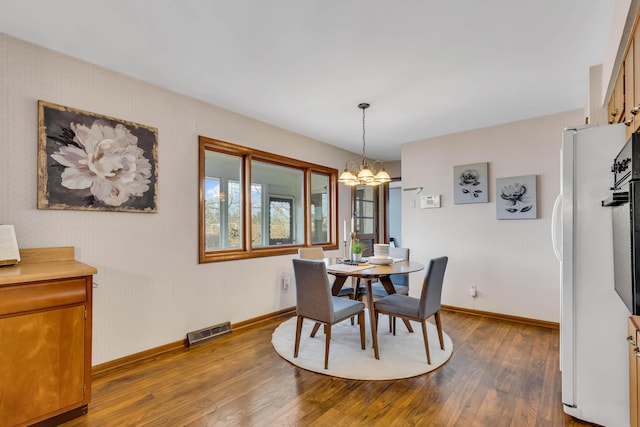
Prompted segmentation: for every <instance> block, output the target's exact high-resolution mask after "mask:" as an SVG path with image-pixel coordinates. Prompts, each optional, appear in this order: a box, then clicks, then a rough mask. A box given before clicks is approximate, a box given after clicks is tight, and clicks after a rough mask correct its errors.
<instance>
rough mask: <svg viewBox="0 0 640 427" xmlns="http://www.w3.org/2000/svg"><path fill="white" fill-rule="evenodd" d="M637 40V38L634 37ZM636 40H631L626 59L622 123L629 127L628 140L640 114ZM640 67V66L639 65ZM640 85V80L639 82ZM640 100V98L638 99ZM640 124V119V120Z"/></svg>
mask: <svg viewBox="0 0 640 427" xmlns="http://www.w3.org/2000/svg"><path fill="white" fill-rule="evenodd" d="M634 38H635V37H634ZM634 38H632V39H631V43H630V44H629V50H628V51H627V56H626V57H625V59H624V114H623V117H622V122H623V123H624V124H625V125H626V126H627V139H629V137H631V134H632V133H633V131H634V130H635V129H636V125H635V123H634V122H635V120H634V119H635V115H636V114H637V113H638V110H637V109H636V97H635V86H636V84H635V80H636V79H635V68H634V62H635V52H634V46H635V42H634ZM639 65H640V64H639ZM638 83H639V84H640V80H639V81H638ZM638 99H640V98H638ZM638 121H639V122H640V118H639V119H638Z"/></svg>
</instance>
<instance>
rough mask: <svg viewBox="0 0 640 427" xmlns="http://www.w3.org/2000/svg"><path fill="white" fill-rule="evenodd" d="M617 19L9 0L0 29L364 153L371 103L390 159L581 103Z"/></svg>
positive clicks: (574, 10)
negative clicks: (407, 147) (449, 137)
mask: <svg viewBox="0 0 640 427" xmlns="http://www.w3.org/2000/svg"><path fill="white" fill-rule="evenodd" d="M612 12H613V0H456V1H445V0H440V1H431V0H395V1H394V0H181V1H176V0H146V1H145V0H108V1H105V0H102V1H96V0H55V1H52V0H0V32H4V33H7V34H10V35H12V36H14V37H17V38H20V39H24V40H27V41H30V42H33V43H36V44H38V45H42V46H45V47H48V48H51V49H54V50H56V51H59V52H63V53H66V54H68V55H71V56H74V57H77V58H81V59H84V60H86V61H88V62H91V63H94V64H98V65H100V66H103V67H106V68H109V69H112V70H116V71H119V72H122V73H125V74H128V75H131V76H134V77H136V78H139V79H142V80H145V81H148V82H152V83H155V84H157V85H160V86H163V87H166V88H169V89H171V90H174V91H176V92H180V93H183V94H185V95H189V96H191V97H194V98H197V99H200V100H203V101H205V102H208V103H211V104H214V105H217V106H220V107H223V108H226V109H229V110H232V111H236V112H238V113H240V114H243V115H246V116H249V117H253V118H256V119H258V120H261V121H264V122H267V123H271V124H273V125H275V126H279V127H282V128H285V129H289V130H291V131H294V132H297V133H300V134H302V135H306V136H308V137H311V138H315V139H318V140H320V141H324V142H327V143H329V144H333V145H337V146H340V147H342V148H346V149H348V150H350V151H353V152H356V153H360V152H361V150H362V111H361V110H359V109H358V108H357V105H358V104H359V103H360V102H363V101H364V102H369V103H371V108H369V109H368V110H367V112H366V148H367V156H368V157H370V158H381V159H383V160H394V159H399V158H400V144H402V143H405V142H410V141H415V140H420V139H424V138H429V137H433V136H437V135H444V134H450V133H455V132H459V131H463V130H468V129H474V128H479V127H485V126H491V125H495V124H500V123H506V122H510V121H514V120H519V119H524V118H529V117H536V116H541V115H545V114H551V113H556V112H560V111H567V110H571V109H576V108H582V107H584V105H585V101H586V96H587V86H588V81H587V80H588V71H589V67H590V66H592V65H596V64H600V63H602V61H603V58H604V51H605V46H606V43H607V40H608V37H609V27H610V23H611V17H612ZM567 125H571V123H568V124H567ZM208 136H211V137H215V135H208Z"/></svg>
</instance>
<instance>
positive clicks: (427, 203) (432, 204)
mask: <svg viewBox="0 0 640 427" xmlns="http://www.w3.org/2000/svg"><path fill="white" fill-rule="evenodd" d="M420 207H421V208H422V209H428V208H439V207H440V195H439V194H436V195H427V196H420Z"/></svg>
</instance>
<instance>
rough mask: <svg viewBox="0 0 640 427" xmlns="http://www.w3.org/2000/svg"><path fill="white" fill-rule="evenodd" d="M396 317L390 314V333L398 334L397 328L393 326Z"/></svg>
mask: <svg viewBox="0 0 640 427" xmlns="http://www.w3.org/2000/svg"><path fill="white" fill-rule="evenodd" d="M394 319H395V318H394V317H393V316H392V315H389V333H391V332H393V335H395V334H396V333H395V332H396V331H395V330H394V329H395V328H392V326H393V323H395V321H394Z"/></svg>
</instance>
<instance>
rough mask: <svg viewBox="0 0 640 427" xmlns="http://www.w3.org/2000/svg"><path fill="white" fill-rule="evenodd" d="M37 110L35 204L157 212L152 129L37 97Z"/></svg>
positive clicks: (154, 136) (154, 145)
mask: <svg viewBox="0 0 640 427" xmlns="http://www.w3.org/2000/svg"><path fill="white" fill-rule="evenodd" d="M40 110H41V113H42V117H40V118H41V119H42V123H43V125H44V126H41V130H44V135H41V138H40V149H39V165H40V166H43V165H42V164H40V163H41V162H43V163H44V168H42V167H41V168H40V170H41V171H42V170H43V169H44V172H46V173H44V174H42V175H44V176H43V177H42V181H43V182H42V183H41V182H40V178H41V176H40V175H41V174H39V190H40V188H41V187H42V189H43V194H40V191H39V198H38V202H39V203H38V207H39V208H49V209H87V210H92V209H96V210H115V211H130V212H156V211H157V208H156V198H155V194H156V185H157V176H156V164H157V160H156V150H157V148H156V145H157V143H156V141H157V131H156V130H155V129H153V128H147V127H143V126H141V125H136V124H133V123H129V122H124V121H121V120H117V119H111V118H106V117H104V116H96V115H94V114H91V113H87V112H80V111H78V110H73V109H70V108H68V107H62V106H56V105H55V104H49V103H43V102H42V101H41V108H40ZM41 151H42V152H41ZM41 184H42V185H41ZM40 196H42V197H40ZM41 199H42V200H41ZM41 201H42V203H41ZM41 205H42V206H41Z"/></svg>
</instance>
